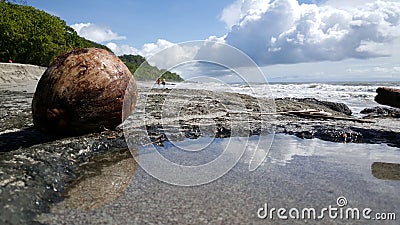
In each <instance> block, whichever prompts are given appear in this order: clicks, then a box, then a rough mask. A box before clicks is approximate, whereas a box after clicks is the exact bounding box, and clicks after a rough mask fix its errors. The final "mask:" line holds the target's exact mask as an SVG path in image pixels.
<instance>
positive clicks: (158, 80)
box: [157, 78, 161, 87]
mask: <svg viewBox="0 0 400 225" xmlns="http://www.w3.org/2000/svg"><path fill="white" fill-rule="evenodd" d="M160 82H161V79H160V78H158V79H157V84H158V86H159V87H160Z"/></svg>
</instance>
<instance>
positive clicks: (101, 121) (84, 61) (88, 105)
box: [32, 48, 137, 135]
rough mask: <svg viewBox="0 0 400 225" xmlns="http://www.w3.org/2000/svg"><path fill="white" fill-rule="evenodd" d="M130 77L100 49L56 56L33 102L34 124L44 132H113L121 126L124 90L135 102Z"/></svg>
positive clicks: (135, 91) (109, 55)
mask: <svg viewBox="0 0 400 225" xmlns="http://www.w3.org/2000/svg"><path fill="white" fill-rule="evenodd" d="M131 78H132V74H131V73H130V71H129V70H128V68H127V67H126V66H125V64H124V63H123V62H122V61H121V60H120V59H119V58H118V57H117V56H115V55H114V54H112V53H110V52H108V51H106V50H103V49H95V48H90V49H76V50H73V51H71V52H68V53H66V54H64V55H61V56H59V57H58V58H57V59H56V60H55V61H54V63H53V64H52V65H50V67H49V68H48V69H47V70H46V72H45V73H44V74H43V76H42V77H41V79H40V81H39V83H38V85H37V88H36V92H35V94H34V97H33V101H32V114H33V122H34V124H35V126H36V127H37V128H39V129H40V130H43V131H47V132H52V133H60V134H68V135H78V134H84V133H90V132H98V131H102V130H105V129H113V128H115V127H116V126H118V125H119V124H121V123H122V121H123V119H122V106H123V101H124V95H125V91H126V89H127V87H128V86H129V88H131V89H132V90H131V93H132V94H133V96H131V97H132V99H131V102H130V103H131V106H132V107H128V108H129V109H133V108H134V106H135V103H136V96H137V88H136V84H135V83H134V82H133V83H132V85H129V82H130V80H131Z"/></svg>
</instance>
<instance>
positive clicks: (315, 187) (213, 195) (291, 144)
mask: <svg viewBox="0 0 400 225" xmlns="http://www.w3.org/2000/svg"><path fill="white" fill-rule="evenodd" d="M258 141H259V138H258V137H256V136H254V137H250V138H249V140H248V142H247V138H241V137H237V138H230V139H212V138H208V137H202V138H199V139H196V140H190V139H188V140H185V141H183V142H179V143H172V142H164V147H159V146H153V145H147V146H143V147H140V148H139V149H138V151H137V152H136V154H137V153H140V156H139V162H140V160H141V159H140V157H148V156H151V155H152V154H156V153H157V152H161V153H162V155H163V156H165V157H166V158H168V159H169V160H171V161H174V162H175V163H179V164H185V165H200V164H204V163H205V162H209V161H212V160H214V159H216V158H217V157H218V155H220V154H221V153H223V152H225V151H226V146H229V148H231V149H235V148H236V147H235V146H240V148H241V147H242V146H243V145H242V144H243V143H246V146H254V145H256V144H257V143H258ZM265 143H267V142H265ZM265 143H264V144H265ZM262 144H263V142H261V145H262ZM261 147H263V146H261ZM154 149H155V150H156V151H154ZM182 149H186V150H190V151H186V152H185V151H183V150H182ZM238 151H240V149H238ZM234 153H235V150H233V151H231V152H228V153H226V155H229V154H232V156H233V157H236V155H235V154H234ZM224 154H225V153H224ZM251 156H252V152H251V151H249V149H248V150H247V151H246V152H245V153H244V155H243V157H242V158H241V159H240V161H239V162H238V163H237V165H236V166H235V167H234V168H233V169H232V170H231V171H229V172H228V173H227V174H225V175H224V176H222V177H221V178H219V179H217V180H215V181H213V182H211V183H208V184H204V185H200V186H195V187H180V186H175V185H170V184H167V183H165V182H162V181H159V180H157V179H155V178H154V177H152V176H150V175H149V174H148V173H146V172H145V171H144V170H143V169H142V168H139V169H138V170H137V171H136V172H135V174H132V176H133V177H132V178H133V179H132V182H131V183H130V185H129V187H128V188H127V190H126V192H125V194H124V195H122V196H121V197H119V198H117V199H116V200H115V201H113V202H107V203H105V206H103V207H101V208H97V209H95V210H92V211H82V210H77V209H65V210H64V211H58V212H57V213H53V214H52V215H47V216H45V217H43V218H42V222H48V223H53V224H56V223H59V222H64V223H78V224H85V223H91V224H96V223H101V222H111V223H117V224H126V223H146V222H154V223H172V222H180V223H203V222H209V223H210V222H211V223H222V224H232V223H242V224H243V223H249V224H250V223H257V224H293V223H296V224H299V223H300V224H303V223H309V222H311V223H317V222H320V223H321V222H322V223H323V224H369V223H376V221H373V220H366V219H363V218H361V219H360V220H346V219H340V217H339V216H338V217H337V218H336V219H331V218H329V216H328V214H325V218H323V219H322V221H317V220H314V219H307V220H303V219H297V220H295V219H290V218H289V219H288V220H280V219H279V218H278V216H277V214H274V216H273V218H274V219H270V218H269V217H267V218H266V219H260V218H258V216H257V212H258V211H259V209H260V208H262V207H265V204H267V205H268V209H271V208H281V207H283V208H286V209H287V210H289V209H291V208H296V209H299V210H300V211H301V209H303V208H310V207H312V208H315V209H316V211H317V212H319V211H320V210H321V209H322V208H328V207H329V206H332V207H336V208H339V209H340V208H342V209H343V210H346V209H348V208H350V207H351V208H358V209H359V210H363V209H365V208H370V209H371V210H372V213H370V216H371V217H375V215H376V214H375V213H379V212H385V213H396V216H397V220H398V219H399V216H400V211H399V209H400V195H399V190H400V174H399V173H400V149H399V148H393V147H389V146H387V145H385V144H380V145H371V144H351V143H330V142H324V141H321V140H317V139H312V140H303V139H299V138H297V137H294V136H288V135H276V136H275V140H274V142H273V145H272V148H271V149H270V152H269V155H268V157H267V159H266V160H265V161H264V163H262V164H261V166H260V167H259V168H258V169H257V170H255V171H253V172H250V171H249V162H250V160H251ZM227 159H229V157H227ZM226 162H228V163H229V160H227V161H226ZM154 166H157V165H156V164H154ZM114 169H118V168H114ZM120 169H121V170H124V168H123V167H122V168H120ZM167 172H168V171H166V173H167ZM180 175H183V174H179V173H176V174H175V176H180ZM94 194H95V193H94ZM339 197H345V198H346V199H345V200H346V201H347V205H345V206H343V207H339V206H338V203H337V199H338V198H339ZM341 200H344V199H343V198H341ZM262 212H263V211H262ZM269 215H272V214H269ZM269 215H268V216H269ZM286 215H288V214H286ZM380 222H382V221H380ZM397 222H398V221H397ZM385 223H387V224H398V223H396V221H385Z"/></svg>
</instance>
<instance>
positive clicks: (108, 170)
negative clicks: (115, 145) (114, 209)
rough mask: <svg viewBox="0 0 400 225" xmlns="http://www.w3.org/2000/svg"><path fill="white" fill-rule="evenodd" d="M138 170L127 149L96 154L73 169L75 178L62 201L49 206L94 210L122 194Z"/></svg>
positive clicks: (55, 210)
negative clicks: (75, 170)
mask: <svg viewBox="0 0 400 225" xmlns="http://www.w3.org/2000/svg"><path fill="white" fill-rule="evenodd" d="M136 170H137V163H136V162H135V160H134V159H133V157H132V155H131V152H130V151H129V150H128V149H121V150H119V151H116V152H112V153H109V154H105V155H101V156H95V157H94V158H93V159H91V160H90V161H89V162H88V163H87V164H84V165H81V166H80V167H79V168H78V171H77V172H76V175H77V179H76V180H75V181H74V182H73V183H72V184H71V185H70V186H69V187H67V189H66V190H65V192H64V193H63V197H65V200H64V201H62V202H61V203H59V204H57V205H55V206H54V207H53V208H52V211H53V212H57V211H62V210H64V209H81V210H93V209H96V208H100V207H102V206H104V205H106V204H108V203H111V202H113V201H114V200H115V199H116V198H118V197H120V196H121V195H123V194H124V193H125V191H126V189H127V188H128V186H129V184H130V183H131V182H132V179H133V177H134V175H135V173H136Z"/></svg>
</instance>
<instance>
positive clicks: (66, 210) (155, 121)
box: [0, 69, 400, 224]
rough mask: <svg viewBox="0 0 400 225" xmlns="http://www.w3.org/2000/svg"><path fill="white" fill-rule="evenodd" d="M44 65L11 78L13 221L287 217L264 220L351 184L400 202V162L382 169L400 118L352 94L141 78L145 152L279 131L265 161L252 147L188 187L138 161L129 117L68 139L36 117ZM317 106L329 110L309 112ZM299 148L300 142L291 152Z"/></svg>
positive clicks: (3, 174) (2, 139)
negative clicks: (216, 175) (330, 96)
mask: <svg viewBox="0 0 400 225" xmlns="http://www.w3.org/2000/svg"><path fill="white" fill-rule="evenodd" d="M38 71H39V72H38ZM38 71H36V72H29V74H28V75H26V78H23V79H21V81H18V82H17V81H15V79H14V78H15V77H14V78H13V79H8V80H11V81H10V82H5V81H4V80H5V79H3V82H2V84H1V85H0V95H1V98H0V99H1V100H0V104H1V106H2V107H1V109H0V115H1V123H0V127H1V128H0V149H1V153H0V154H1V155H2V156H1V159H0V161H1V164H0V165H1V166H0V186H1V192H0V198H1V203H2V210H1V216H0V218H1V219H0V221H1V223H2V224H26V223H28V224H31V223H32V224H33V223H46V224H60V223H66V224H88V223H89V224H98V223H111V224H126V223H204V222H212V223H217V224H226V223H230V224H231V223H235V224H236V223H237V224H238V223H249V224H252V223H255V224H257V223H260V224H265V223H273V224H286V223H285V221H279V220H273V221H268V220H260V219H259V218H257V214H256V213H257V209H259V208H260V207H262V206H263V205H264V203H265V202H268V203H270V204H271V205H274V206H275V207H280V206H282V207H309V206H310V205H312V206H315V207H320V206H321V205H323V204H325V205H329V204H333V202H335V201H336V199H337V198H338V197H340V196H342V195H344V196H346V197H348V198H349V201H350V202H352V203H353V206H360V207H361V206H363V207H367V206H369V207H374V208H375V209H379V210H382V211H385V210H386V211H393V210H398V209H399V206H400V205H399V204H400V199H399V198H398V195H397V194H396V193H397V192H396V191H397V190H399V187H400V183H399V179H397V178H396V176H397V175H396V174H394V175H393V174H391V173H393V171H392V172H390V171H389V172H387V173H385V174H386V175H387V176H389V177H391V179H389V180H385V179H378V178H376V177H374V175H373V174H372V172H371V165H372V164H373V163H374V162H387V163H394V164H397V165H398V164H399V163H400V156H399V151H398V150H399V148H400V138H399V134H400V120H399V119H398V118H391V117H387V116H374V117H369V118H365V119H360V118H355V117H352V116H350V115H348V114H346V110H347V109H348V108H347V107H346V106H345V105H343V104H340V103H330V102H326V101H319V100H316V99H294V98H281V99H275V100H273V99H267V98H255V97H252V96H249V95H245V94H238V93H224V92H213V91H207V90H191V89H174V86H173V85H170V86H168V85H167V86H166V88H156V89H149V88H148V83H139V84H138V87H139V99H138V105H137V109H136V111H135V113H134V114H133V115H132V117H130V118H129V119H128V121H126V123H125V126H129V127H130V129H129V131H130V133H129V134H130V135H129V138H131V139H133V140H131V141H133V142H135V143H136V144H137V145H138V146H139V149H138V151H141V150H143V149H146V148H147V147H146V146H157V148H161V149H166V150H168V149H169V148H168V146H171V143H172V145H173V143H182V144H183V145H189V146H190V145H193V144H194V143H206V142H207V141H210V139H212V140H214V139H217V140H219V141H220V142H221V143H224V141H225V140H229V139H231V140H232V141H240V139H237V138H240V137H249V138H250V139H251V140H252V138H254V137H260V136H268V135H271V133H276V135H277V136H276V141H275V142H274V144H273V146H272V150H271V154H272V155H269V158H267V159H266V162H265V164H262V166H261V167H260V168H258V169H257V170H256V171H255V172H253V173H250V172H249V171H248V170H247V168H248V160H249V159H248V156H247V158H246V155H245V156H244V157H243V158H242V159H241V161H240V162H239V163H238V164H237V165H236V166H235V167H234V168H233V170H232V171H230V172H229V173H228V174H226V176H224V177H222V178H221V179H218V180H216V181H215V182H212V183H210V184H206V185H201V186H199V187H179V186H174V185H169V184H166V183H163V182H161V181H159V180H157V179H155V178H154V177H151V176H150V175H149V174H147V173H146V172H145V171H144V170H143V169H142V168H140V167H138V165H137V164H136V162H135V161H134V160H132V154H130V153H131V152H129V150H127V149H128V146H127V144H126V141H125V138H126V137H125V136H124V131H123V126H120V127H118V128H117V129H116V130H106V131H104V132H101V133H94V134H87V135H83V136H78V137H63V138H60V137H57V136H53V135H51V134H44V133H40V132H39V131H37V130H36V129H35V128H34V127H33V122H32V116H31V101H32V96H33V93H34V90H35V88H34V87H35V83H36V82H37V81H36V80H35V79H32V78H31V77H37V73H40V71H41V70H40V69H39V70H38ZM35 74H36V75H35ZM166 103H167V104H166ZM307 109H314V110H316V111H318V112H321V111H323V112H326V113H329V117H321V116H309V115H307V114H304V113H299V111H300V112H301V110H303V111H304V110H307ZM141 110H142V111H141ZM234 127H235V129H233V128H234ZM344 134H345V135H344ZM125 135H126V133H125ZM235 138H236V139H235ZM191 141H192V142H191ZM290 149H292V151H294V153H293V154H292V155H290V154H289V155H290V157H289V159H286V160H285V158H284V157H283V156H285V155H287V154H288V152H290V151H289V150H290ZM296 149H303V152H301V153H296ZM310 149H311V150H310ZM374 149H376V150H374ZM211 151H212V152H213V151H215V152H218V151H219V149H218V148H217V147H211ZM215 152H214V153H215ZM304 152H305V153H304ZM170 153H171V155H170V156H169V157H171V158H172V159H177V160H178V159H179V158H180V156H179V155H178V154H175V153H174V147H170V151H167V152H166V154H167V155H168V154H170ZM365 155H367V156H368V157H365ZM282 157H283V158H282ZM179 160H182V162H186V161H187V162H190V161H192V160H193V158H191V157H190V156H188V157H186V156H182V158H181V159H179ZM276 162H278V163H276ZM288 162H290V163H288ZM128 165H130V166H128ZM397 168H398V167H397ZM395 171H396V170H395ZM394 173H396V172H394ZM378 177H379V175H378ZM393 177H394V178H393ZM338 178H340V179H338ZM110 179H111V180H114V181H115V182H111V183H109V181H110ZM105 193H108V194H105ZM82 196H89V197H87V198H83V197H82ZM368 204H371V205H368ZM397 213H399V212H398V211H397ZM328 221H329V220H328ZM296 222H299V223H307V220H299V221H296ZM312 222H314V221H312ZM331 222H332V221H329V223H331ZM353 222H354V221H353ZM356 222H357V221H356ZM358 222H359V221H358ZM348 223H349V221H345V220H335V221H333V222H332V223H331V224H348Z"/></svg>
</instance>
